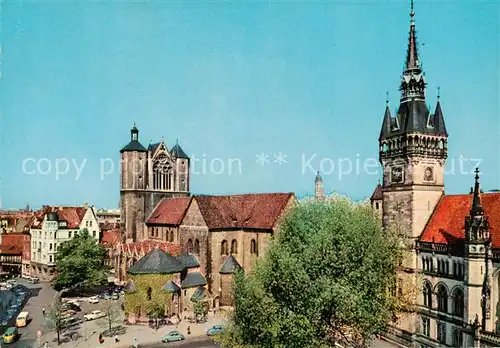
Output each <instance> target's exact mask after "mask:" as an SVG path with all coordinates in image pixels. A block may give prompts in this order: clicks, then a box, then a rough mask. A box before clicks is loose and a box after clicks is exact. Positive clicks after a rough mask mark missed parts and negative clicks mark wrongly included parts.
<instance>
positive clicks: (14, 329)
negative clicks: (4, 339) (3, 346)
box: [4, 326, 16, 335]
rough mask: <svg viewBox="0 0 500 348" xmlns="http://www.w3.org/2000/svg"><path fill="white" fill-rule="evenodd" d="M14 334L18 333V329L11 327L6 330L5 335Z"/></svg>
mask: <svg viewBox="0 0 500 348" xmlns="http://www.w3.org/2000/svg"><path fill="white" fill-rule="evenodd" d="M14 332H16V328H15V327H13V326H11V327H9V328H8V329H7V330H5V333H4V335H12V334H13V333H14Z"/></svg>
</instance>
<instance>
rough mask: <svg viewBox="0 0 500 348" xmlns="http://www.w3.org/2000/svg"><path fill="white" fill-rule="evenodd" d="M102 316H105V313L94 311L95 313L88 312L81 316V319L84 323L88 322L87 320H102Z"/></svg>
mask: <svg viewBox="0 0 500 348" xmlns="http://www.w3.org/2000/svg"><path fill="white" fill-rule="evenodd" d="M104 316H106V314H105V313H103V312H101V311H100V310H95V311H92V312H90V313H89V314H85V315H84V316H83V318H84V319H85V320H86V321H89V320H94V319H99V318H102V317H104Z"/></svg>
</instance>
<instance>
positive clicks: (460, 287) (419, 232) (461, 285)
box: [371, 1, 500, 348]
mask: <svg viewBox="0 0 500 348" xmlns="http://www.w3.org/2000/svg"><path fill="white" fill-rule="evenodd" d="M417 48H418V45H417V37H416V30H415V11H414V9H413V1H412V4H411V13H410V33H409V40H408V48H407V56H406V64H405V69H404V72H403V75H402V78H401V84H400V90H401V98H400V105H399V108H398V111H397V114H396V115H395V116H394V117H393V116H392V115H391V112H390V109H389V106H388V105H387V106H386V109H385V114H384V118H383V122H382V129H381V132H380V137H379V159H380V163H381V165H382V168H383V182H382V184H379V185H378V186H377V187H376V189H375V191H374V193H373V195H372V197H371V202H372V206H373V208H374V210H375V211H376V213H377V214H378V215H379V216H380V217H381V221H382V224H383V227H384V228H386V229H397V230H399V231H402V232H404V233H406V236H407V238H408V240H409V242H410V244H411V246H412V250H411V257H409V258H408V260H406V261H405V263H404V264H403V265H402V267H401V274H402V275H406V276H408V275H409V276H410V278H409V279H413V280H415V281H416V282H418V283H417V284H416V286H417V287H418V288H420V289H421V291H419V295H418V296H417V299H416V301H417V303H416V304H415V305H416V307H415V308H416V311H415V312H413V313H411V314H401V315H400V316H398V318H397V320H395V321H394V322H393V323H392V324H391V325H390V328H389V330H388V332H387V333H386V335H387V336H388V337H389V338H391V339H393V340H394V341H397V342H398V343H400V344H402V345H404V346H408V347H418V348H426V347H498V346H500V330H499V329H500V322H499V317H500V306H499V300H500V296H499V290H500V288H499V285H500V277H499V275H500V194H499V193H483V192H482V191H481V190H480V185H479V170H477V169H476V174H475V181H474V188H473V189H471V191H470V193H469V194H462V195H446V194H445V185H444V167H445V164H446V159H447V155H448V132H447V130H446V127H445V122H444V116H443V111H442V109H441V104H440V100H439V95H438V97H437V103H436V107H435V110H434V112H431V111H430V110H429V109H428V108H427V104H426V95H425V92H426V81H425V75H424V72H423V70H422V66H421V62H420V60H419V55H418V49H417ZM471 181H472V175H471Z"/></svg>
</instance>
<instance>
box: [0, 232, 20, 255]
mask: <svg viewBox="0 0 500 348" xmlns="http://www.w3.org/2000/svg"><path fill="white" fill-rule="evenodd" d="M1 238H2V244H0V254H3V255H22V253H23V239H24V235H23V234H21V233H8V234H2V237H1Z"/></svg>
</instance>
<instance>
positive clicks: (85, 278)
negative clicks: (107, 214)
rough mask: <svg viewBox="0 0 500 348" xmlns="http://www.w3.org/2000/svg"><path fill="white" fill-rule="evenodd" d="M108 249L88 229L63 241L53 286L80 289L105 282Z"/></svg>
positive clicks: (57, 257) (59, 249)
mask: <svg viewBox="0 0 500 348" xmlns="http://www.w3.org/2000/svg"><path fill="white" fill-rule="evenodd" d="M105 258H106V249H105V248H104V247H103V246H101V245H99V244H98V243H96V239H95V238H94V237H92V236H91V235H90V234H89V231H88V230H87V229H83V230H81V231H80V232H79V233H78V234H77V235H76V236H75V237H74V238H73V239H71V240H69V241H66V242H64V243H62V244H61V245H60V246H59V248H58V250H57V254H56V273H57V277H56V278H55V279H54V282H53V283H52V286H53V287H54V289H56V290H61V289H63V288H70V289H78V288H83V287H87V286H88V287H93V286H96V285H101V284H104V283H105V282H106V281H107V271H108V269H107V268H106V267H105V266H104V261H105Z"/></svg>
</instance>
